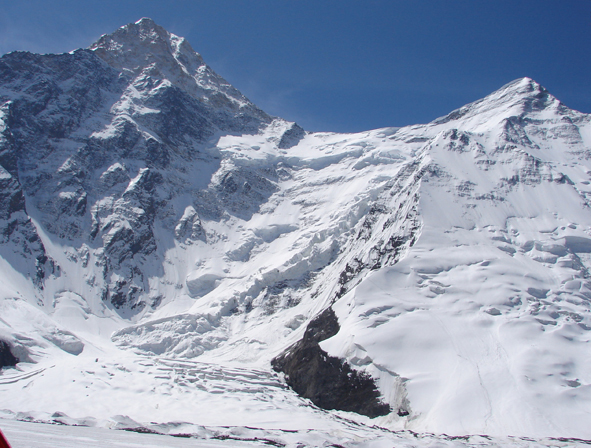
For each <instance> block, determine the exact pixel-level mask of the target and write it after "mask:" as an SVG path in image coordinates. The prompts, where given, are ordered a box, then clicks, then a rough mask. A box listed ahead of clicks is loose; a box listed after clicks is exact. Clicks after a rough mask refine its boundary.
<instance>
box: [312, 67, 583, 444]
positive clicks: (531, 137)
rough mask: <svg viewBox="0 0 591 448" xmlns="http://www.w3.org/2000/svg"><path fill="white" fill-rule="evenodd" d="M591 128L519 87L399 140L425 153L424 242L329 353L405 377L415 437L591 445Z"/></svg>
mask: <svg viewBox="0 0 591 448" xmlns="http://www.w3.org/2000/svg"><path fill="white" fill-rule="evenodd" d="M589 129H590V120H589V116H588V115H583V114H580V113H577V112H574V111H570V110H568V109H567V108H565V107H564V106H563V105H561V104H560V103H559V102H558V101H557V100H556V99H555V98H553V97H552V96H550V95H549V94H548V92H546V91H545V90H544V89H543V88H542V87H540V86H539V85H538V84H536V83H535V82H533V81H531V80H529V79H523V80H519V81H516V82H514V83H512V84H509V85H508V86H506V87H504V88H503V89H501V90H500V91H499V92H495V93H494V94H492V95H490V96H489V97H487V98H485V99H484V100H481V101H479V102H477V103H474V104H472V105H468V106H465V107H463V108H461V109H459V111H456V112H453V113H452V114H450V115H448V116H447V117H445V118H443V119H440V120H436V121H435V122H434V123H432V124H430V125H427V126H424V127H416V128H410V129H402V130H400V131H399V132H398V133H397V134H395V135H394V136H393V139H394V140H395V141H396V142H400V143H394V144H403V142H405V141H406V142H408V141H409V140H412V139H416V138H417V136H420V138H424V139H425V140H426V141H425V144H424V147H423V148H422V150H421V151H424V152H426V153H427V154H429V158H430V163H429V167H428V170H427V172H426V173H425V175H424V176H423V178H422V185H421V188H420V200H419V215H420V217H421V220H422V232H421V237H420V238H419V239H418V241H417V243H416V244H415V245H414V246H413V247H412V248H411V249H410V251H409V252H408V254H407V255H406V257H405V258H404V259H403V260H401V261H400V262H399V263H397V264H396V265H395V266H393V267H390V268H386V269H381V270H378V271H374V272H372V273H371V274H369V275H367V276H366V277H365V278H364V279H363V280H362V281H361V283H360V284H359V286H357V287H356V288H355V289H354V290H352V291H351V292H350V293H349V294H348V295H346V296H345V297H343V298H342V299H341V300H340V301H338V302H337V303H336V304H335V306H334V308H335V311H336V312H337V315H338V316H339V319H340V320H341V322H342V325H343V328H346V329H347V330H345V331H341V332H340V333H339V334H338V335H336V336H335V337H333V338H332V339H330V340H327V341H324V342H323V343H321V346H322V347H323V348H324V349H325V350H327V352H328V353H329V354H331V355H333V356H340V357H345V358H347V359H349V360H351V362H352V363H357V364H359V365H360V366H363V368H365V369H368V370H369V371H371V372H372V373H373V374H374V375H376V376H379V377H381V378H384V377H386V378H388V377H390V376H394V377H395V378H396V377H397V376H400V377H401V378H402V382H403V384H404V388H403V391H404V394H406V395H405V398H406V399H407V400H408V403H409V405H410V410H409V411H410V416H409V417H408V421H407V424H406V427H408V428H421V429H425V430H428V431H433V432H450V431H451V432H453V433H456V434H459V433H464V432H467V433H474V432H478V433H487V434H502V433H507V432H509V433H512V434H528V433H530V434H531V433H534V432H538V433H542V434H548V435H550V434H551V435H558V434H561V433H562V434H564V433H571V434H575V433H576V434H579V435H580V436H581V437H588V436H589V434H588V432H586V430H584V429H583V428H584V426H585V424H584V423H583V421H584V420H585V417H583V415H586V413H587V412H588V409H589V398H591V397H590V396H589V390H591V388H590V386H589V384H590V383H591V377H590V376H589V374H588V372H589V371H590V370H589V369H590V367H591V365H590V364H589V362H590V358H589V356H588V350H589V330H590V329H591V319H590V317H591V316H590V314H589V311H590V302H589V300H590V299H591V283H590V282H589V271H588V269H589V253H590V248H591V246H590V245H589V243H591V238H590V236H591V233H590V232H591V227H590V222H589V216H590V215H589V203H588V198H587V195H588V187H587V186H588V184H589V175H590V174H591V172H590V171H589V162H588V160H589V148H590V147H589V140H588V139H587V137H586V136H587V135H588V132H589ZM388 382H391V380H390V379H389V378H388V380H387V381H386V383H388ZM394 384H396V382H394ZM383 387H384V390H388V386H387V385H385V386H383ZM396 392H397V393H400V392H398V391H396Z"/></svg>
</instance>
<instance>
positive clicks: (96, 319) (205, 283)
mask: <svg viewBox="0 0 591 448" xmlns="http://www.w3.org/2000/svg"><path fill="white" fill-rule="evenodd" d="M0 82H1V88H0V100H1V108H0V132H1V134H0V207H1V209H0V230H1V232H2V240H1V242H0V254H1V257H0V265H1V269H0V276H1V277H0V285H1V286H0V294H1V297H0V298H1V299H2V300H1V301H0V341H3V342H4V346H9V347H10V350H11V353H12V355H13V356H15V357H16V358H18V359H19V360H20V361H21V362H20V363H19V364H18V365H17V367H18V368H19V369H21V371H20V372H17V373H15V372H10V373H11V374H12V376H10V377H7V378H6V381H2V380H1V377H0V390H1V391H2V394H1V396H2V401H3V403H4V404H3V405H2V407H3V408H7V409H10V410H11V411H14V412H20V411H23V412H33V413H32V414H30V415H43V416H51V415H52V414H53V413H54V412H57V411H60V412H65V413H66V414H68V415H69V416H70V417H72V418H76V419H77V418H81V417H83V416H86V415H88V416H92V417H94V418H96V419H104V420H106V419H109V418H112V417H113V416H115V415H120V414H123V415H127V416H129V417H130V418H131V419H135V420H137V421H140V422H147V421H162V422H164V421H169V420H170V419H178V420H187V421H189V422H190V423H195V424H208V425H214V426H215V425H218V426H223V425H225V424H231V425H247V426H259V427H263V426H265V425H266V427H267V428H271V427H282V428H285V429H289V428H292V429H293V428H295V429H302V428H305V427H310V428H316V429H319V428H325V429H327V430H330V431H333V430H334V431H340V430H343V431H349V429H348V428H349V420H346V423H345V420H343V419H342V418H341V416H343V415H346V417H347V419H351V418H352V419H356V421H358V422H359V423H360V424H366V423H370V424H371V425H374V424H379V425H381V426H383V427H387V428H391V429H404V428H407V429H412V430H414V431H430V432H444V433H447V434H465V433H482V434H496V435H507V434H512V435H524V436H540V437H541V436H560V437H561V436H568V437H583V438H591V433H589V432H588V431H589V430H588V429H587V425H586V422H584V421H583V417H582V416H584V415H586V413H588V412H589V410H590V409H591V408H590V406H591V397H590V396H589V390H591V386H589V384H590V383H591V378H589V377H588V372H589V371H591V369H590V367H591V366H590V365H589V363H590V362H591V361H590V360H591V357H590V356H589V342H588V340H589V330H590V329H591V321H590V317H589V300H591V284H590V283H589V281H588V278H589V271H588V270H589V268H590V263H591V256H590V255H589V254H590V253H591V219H590V215H589V198H588V195H589V194H591V190H590V189H589V183H590V181H591V179H590V176H591V167H590V166H589V165H590V162H589V159H590V157H591V118H590V117H589V115H585V114H581V113H579V112H576V111H572V110H570V109H568V108H567V107H565V106H564V105H562V104H561V103H560V102H559V101H558V100H557V99H555V98H554V97H552V96H551V95H550V94H549V93H548V92H547V91H546V90H545V89H544V88H543V87H541V86H540V85H539V84H537V83H535V82H534V81H532V80H531V79H528V78H524V79H521V80H517V81H515V82H513V83H510V84H508V85H507V86H505V87H503V88H501V89H500V90H499V91H497V92H494V93H493V94H491V95H489V96H488V97H486V98H484V99H482V100H480V101H477V102H475V103H472V104H470V105H467V106H464V107H462V108H460V109H458V110H457V111H454V112H452V113H451V114H449V115H448V116H446V117H442V118H440V119H438V120H435V121H434V122H433V123H429V124H427V125H417V126H409V127H405V128H386V129H378V130H374V131H368V132H363V133H359V134H334V133H313V134H312V133H306V132H305V131H304V130H302V129H301V128H300V127H299V126H297V125H296V124H295V123H288V122H285V121H284V120H281V119H273V118H271V117H269V116H268V115H266V114H265V113H264V112H262V111H260V110H259V109H258V108H256V106H254V105H253V104H252V103H250V102H249V101H248V100H247V99H246V98H244V97H243V96H242V95H241V94H240V93H239V92H238V91H237V90H236V89H234V88H233V87H232V86H230V85H228V84H227V83H226V82H225V81H224V80H223V79H222V78H221V77H219V76H218V75H216V74H215V73H214V72H212V71H211V69H210V68H209V67H207V65H205V63H204V62H203V60H202V59H201V57H200V56H199V55H198V54H197V53H195V52H194V51H193V50H192V49H191V47H190V46H189V44H188V43H187V42H186V41H184V39H182V38H179V37H177V36H174V35H172V34H170V33H168V32H167V31H166V30H164V29H162V28H161V27H159V26H158V25H156V24H154V23H153V22H152V21H151V20H149V19H142V20H140V21H139V22H137V23H135V24H129V25H127V26H125V27H123V28H121V29H119V30H118V31H116V32H115V33H113V34H110V35H105V36H103V37H101V38H100V39H99V41H97V42H96V43H95V44H93V46H92V47H91V49H90V50H76V51H74V52H72V53H69V54H64V55H44V56H40V55H32V54H29V53H11V54H8V55H5V56H4V57H2V58H1V59H0ZM328 307H332V309H333V310H334V313H335V315H336V317H337V319H338V324H339V329H338V332H337V333H336V334H334V335H333V336H332V337H330V338H327V339H324V340H321V341H320V343H319V347H320V349H322V350H324V352H325V353H326V355H330V356H335V357H338V358H340V359H342V360H345V361H346V362H347V363H348V364H349V365H350V366H351V367H352V368H354V369H356V370H358V371H360V373H361V374H364V375H365V374H367V375H370V376H372V377H373V378H374V379H376V381H377V386H378V389H379V392H380V393H381V397H380V400H382V401H383V402H384V403H386V404H387V405H389V406H390V408H391V409H392V412H391V413H390V414H389V415H386V416H382V417H378V418H377V419H373V420H370V419H367V418H365V417H360V416H354V415H352V414H350V413H349V414H343V413H341V414H339V413H338V412H332V413H322V412H320V411H318V410H317V409H315V408H310V406H309V403H308V402H306V401H304V400H302V399H300V398H298V397H297V396H296V395H295V394H294V393H293V392H292V391H290V390H288V389H285V387H284V386H283V383H282V382H281V381H280V379H279V377H277V376H276V374H274V373H273V372H272V370H271V367H270V363H271V360H272V359H273V358H275V357H277V356H278V355H281V354H284V353H285V351H286V350H288V349H289V347H291V346H293V344H295V343H297V342H298V341H299V340H301V339H302V337H303V335H304V333H305V330H306V327H307V325H308V323H309V322H310V321H311V320H312V319H314V317H315V316H317V315H318V314H320V313H321V312H322V311H324V310H326V309H327V308H328ZM97 359H98V361H96V360H97ZM167 363H169V364H167ZM183 363H184V364H183ZM215 366H217V367H215ZM99 367H100V368H99ZM199 372H203V375H205V376H203V375H201V374H200V373H199ZM63 378H68V379H69V380H71V381H68V387H67V388H65V389H60V391H59V393H57V392H56V393H48V392H47V391H48V390H49V389H51V385H52V384H58V383H59V384H61V383H62V380H63ZM245 381H246V382H247V383H248V384H251V383H250V382H251V381H252V384H251V386H252V387H250V386H248V387H242V386H240V387H238V385H240V384H242V383H244V382H245ZM23 386H26V391H25V392H23V389H22V387H23ZM121 390H126V392H125V393H126V395H125V397H126V398H125V399H118V398H117V394H119V393H120V391H121ZM222 393H223V397H222V398H220V396H219V395H218V394H222ZM64 394H66V395H67V396H71V397H76V400H72V401H71V402H68V403H66V404H64V399H63V397H64ZM40 396H43V397H44V398H43V400H40V399H38V397H40ZM184 400H189V401H190V402H191V403H193V404H192V405H191V406H192V407H190V409H191V413H190V415H189V414H187V412H186V410H187V409H188V408H187V406H185V405H184V404H183V403H184ZM207 400H210V401H211V402H212V403H214V404H215V408H216V409H217V408H219V409H220V411H219V412H212V411H211V410H210V408H208V410H207V412H204V409H203V408H202V407H200V406H198V405H196V404H195V403H202V402H203V401H207ZM154 403H162V407H161V408H160V407H158V405H154ZM179 403H181V404H179ZM237 403H241V404H240V406H238V405H237ZM269 403H271V406H272V408H271V409H272V412H270V411H269V409H270V408H269ZM245 410H248V411H249V412H244V411H245ZM35 413H38V414H35ZM271 414H273V415H271ZM60 415H61V414H60ZM43 418H45V417H43ZM76 421H78V420H76ZM368 431H370V432H371V430H370V429H368ZM364 437H365V436H364Z"/></svg>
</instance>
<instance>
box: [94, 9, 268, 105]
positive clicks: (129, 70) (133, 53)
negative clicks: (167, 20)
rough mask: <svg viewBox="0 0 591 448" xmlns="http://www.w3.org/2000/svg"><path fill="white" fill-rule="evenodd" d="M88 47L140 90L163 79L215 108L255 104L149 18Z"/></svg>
mask: <svg viewBox="0 0 591 448" xmlns="http://www.w3.org/2000/svg"><path fill="white" fill-rule="evenodd" d="M89 48H90V50H92V51H93V52H94V53H95V54H96V55H97V56H98V57H100V58H101V59H102V60H104V61H105V62H106V63H107V64H108V65H109V66H111V67H112V68H114V69H115V70H117V71H119V72H122V73H123V74H124V75H127V76H128V77H130V78H132V79H134V80H135V82H134V84H136V85H135V87H140V90H144V89H143V87H145V86H147V87H148V88H150V89H152V87H154V86H158V85H160V84H161V83H162V82H164V83H165V84H166V85H174V86H176V87H178V88H181V89H182V90H184V91H185V92H187V93H189V94H190V95H191V96H192V97H194V98H196V99H199V100H201V101H204V102H207V103H213V105H214V107H218V106H222V107H225V108H229V109H231V110H237V109H241V108H245V107H246V108H253V107H255V106H254V105H253V104H252V103H251V102H250V101H249V100H248V99H247V98H246V97H245V96H244V95H242V94H241V93H240V92H239V91H238V90H237V89H236V88H234V87H233V86H232V85H231V84H230V83H228V82H227V81H226V80H225V79H223V78H222V77H221V76H219V75H218V74H217V73H215V72H214V71H213V70H212V69H211V68H210V67H209V66H208V65H207V64H206V63H205V62H204V61H203V58H202V57H201V55H200V54H199V53H197V52H196V51H195V50H193V48H192V47H191V45H190V44H189V42H188V41H187V40H186V39H184V38H182V37H179V36H177V35H175V34H172V33H170V32H168V31H166V30H165V29H164V28H163V27H161V26H160V25H157V24H156V23H155V22H154V21H153V20H152V19H149V18H143V19H140V20H138V21H137V22H135V23H129V24H127V25H125V26H122V27H121V28H119V29H118V30H116V31H115V32H113V33H111V34H105V35H103V36H101V37H100V38H99V39H98V40H97V41H96V42H95V43H94V44H92V45H91V46H90V47H89ZM259 112H260V111H259Z"/></svg>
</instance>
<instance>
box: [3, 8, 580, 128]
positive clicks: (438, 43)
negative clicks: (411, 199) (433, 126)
mask: <svg viewBox="0 0 591 448" xmlns="http://www.w3.org/2000/svg"><path fill="white" fill-rule="evenodd" d="M141 17H151V18H152V19H154V20H155V21H156V23H158V24H160V25H162V26H163V27H165V28H166V29H168V30H169V31H171V32H173V33H175V34H177V35H180V36H183V37H186V38H187V39H188V40H189V42H190V43H191V45H192V46H193V48H194V49H195V50H196V51H197V52H199V53H201V54H202V56H203V57H204V59H205V61H206V62H207V63H208V64H209V65H210V66H212V67H213V69H214V70H216V71H217V72H218V73H219V74H220V75H222V76H223V77H225V78H226V79H227V80H228V81H230V82H231V83H232V84H233V85H234V86H235V87H237V88H238V89H239V90H241V91H242V92H243V93H244V94H245V95H246V96H248V97H249V98H250V99H251V100H252V101H253V102H255V103H256V104H257V105H258V106H260V107H261V108H263V109H264V110H265V111H267V112H268V113H270V114H273V115H278V116H281V117H283V118H286V119H288V120H293V121H297V122H298V123H300V124H301V125H302V126H303V127H304V128H306V129H308V130H313V131H319V130H330V131H339V132H349V131H361V130H366V129H373V128H378V127H384V126H401V125H406V124H415V123H425V122H428V121H431V120H433V119H435V118H437V117H439V116H441V115H445V114H446V113H448V112H450V111H451V110H453V109H455V108H457V107H460V106H462V105H463V104H466V103H468V102H471V101H474V100H477V99H479V98H482V97H483V96H485V95H487V94H488V93H490V92H492V91H493V90H496V89H497V88H499V87H501V86H502V85H503V84H506V83H507V82H510V81H512V80H513V79H516V78H519V77H523V76H529V77H531V78H533V79H535V80H536V81H538V82H539V83H541V84H542V85H544V86H545V87H546V88H547V89H548V90H550V92H551V93H552V94H554V95H555V96H556V97H558V98H559V99H560V100H561V101H563V102H564V103H565V104H566V105H567V106H569V107H571V108H574V109H577V110H580V111H583V112H591V2H590V1H588V0H523V1H520V0H437V1H436V0H430V1H427V0H383V1H372V0H363V1H362V0H358V1H353V0H340V1H336V0H176V1H175V0H171V1H152V0H137V1H135V0H129V1H126V0H119V1H112V0H102V1H85V0H77V1H70V0H53V1H32V0H31V1H28V0H19V1H16V0H12V1H8V0H0V54H4V53H7V52H9V51H13V50H28V51H33V52H41V53H55V52H65V51H70V50H73V49H75V48H79V47H87V46H89V45H90V44H91V43H92V42H93V41H95V40H96V39H97V38H98V37H99V36H100V35H101V34H105V33H110V32H112V31H114V30H115V29H116V28H118V27H119V26H122V25H125V24H126V23H129V22H135V21H137V20H138V19H140V18H141Z"/></svg>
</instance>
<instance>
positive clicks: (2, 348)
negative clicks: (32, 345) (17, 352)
mask: <svg viewBox="0 0 591 448" xmlns="http://www.w3.org/2000/svg"><path fill="white" fill-rule="evenodd" d="M18 362H19V359H18V358H17V357H16V356H14V355H13V354H12V352H11V351H10V345H8V343H6V342H4V341H0V369H1V368H2V367H12V366H16V365H17V363H18Z"/></svg>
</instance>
